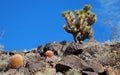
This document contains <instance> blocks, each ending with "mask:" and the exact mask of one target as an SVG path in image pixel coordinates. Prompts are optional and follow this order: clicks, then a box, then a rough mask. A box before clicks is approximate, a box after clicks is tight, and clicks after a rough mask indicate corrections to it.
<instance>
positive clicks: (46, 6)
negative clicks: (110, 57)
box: [0, 0, 120, 51]
mask: <svg viewBox="0 0 120 75" xmlns="http://www.w3.org/2000/svg"><path fill="white" fill-rule="evenodd" d="M119 3H120V0H113V1H110V0H105V1H103V0H100V1H99V0H0V45H1V46H4V50H7V51H10V50H22V49H31V48H37V47H38V46H39V45H44V44H46V43H49V42H55V41H56V42H60V41H63V40H66V41H70V42H72V41H73V37H72V35H71V34H68V33H67V32H65V31H64V29H63V25H64V24H65V23H66V22H65V20H64V18H63V17H62V16H61V13H62V11H67V10H72V11H74V10H76V9H81V8H82V7H84V5H85V4H91V5H92V11H93V12H94V13H96V14H97V17H98V20H97V22H96V23H95V24H94V25H93V30H94V37H95V39H96V40H97V41H98V42H104V41H106V40H111V32H112V31H113V30H112V27H113V25H118V26H119V25H120V21H119V19H120V16H119V15H120V7H119ZM108 18H109V19H110V20H108ZM106 20H107V22H109V24H108V23H107V24H106V23H105V21H106ZM111 20H112V21H111Z"/></svg>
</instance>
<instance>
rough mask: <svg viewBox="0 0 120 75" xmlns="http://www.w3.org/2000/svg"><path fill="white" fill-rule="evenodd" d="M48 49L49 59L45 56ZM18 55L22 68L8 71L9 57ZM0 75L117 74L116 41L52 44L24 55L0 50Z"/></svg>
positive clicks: (119, 58) (119, 62)
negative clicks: (50, 54)
mask: <svg viewBox="0 0 120 75" xmlns="http://www.w3.org/2000/svg"><path fill="white" fill-rule="evenodd" d="M47 50H51V51H53V53H54V56H53V57H47V56H45V54H44V53H45V52H46V51H47ZM14 54H20V55H22V56H23V58H24V66H23V67H19V68H16V69H12V68H11V65H10V58H11V57H12V56H13V55H14ZM0 75H120V42H113V43H102V44H101V43H98V42H88V43H84V44H78V43H74V42H67V41H62V42H53V43H48V44H46V45H45V46H42V45H40V46H39V47H38V48H37V49H34V50H30V51H27V52H24V51H21V52H17V51H16V52H14V51H11V52H6V51H2V50H1V51H0Z"/></svg>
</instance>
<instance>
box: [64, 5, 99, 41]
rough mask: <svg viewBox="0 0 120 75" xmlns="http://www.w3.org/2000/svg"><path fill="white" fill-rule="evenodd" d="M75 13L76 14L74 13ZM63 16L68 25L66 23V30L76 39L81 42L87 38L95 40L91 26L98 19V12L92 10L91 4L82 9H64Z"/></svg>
mask: <svg viewBox="0 0 120 75" xmlns="http://www.w3.org/2000/svg"><path fill="white" fill-rule="evenodd" d="M74 14H75V15H74ZM62 16H63V17H64V18H65V20H66V22H67V25H64V29H65V31H66V32H68V33H71V34H72V35H73V37H74V41H75V42H77V43H80V42H81V41H84V40H85V39H87V38H88V39H90V41H91V40H93V39H94V38H93V30H92V28H91V26H92V25H93V24H94V23H95V21H96V18H97V17H96V14H95V13H93V12H91V6H90V5H86V6H85V7H84V8H83V9H81V10H75V11H74V13H72V11H70V10H69V11H64V12H63V13H62Z"/></svg>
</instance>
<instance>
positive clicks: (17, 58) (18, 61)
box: [10, 54, 24, 69]
mask: <svg viewBox="0 0 120 75" xmlns="http://www.w3.org/2000/svg"><path fill="white" fill-rule="evenodd" d="M10 64H11V68H14V69H16V68H19V67H22V66H23V65H24V62H23V57H22V56H21V55H20V54H15V55H13V56H12V57H11V59H10Z"/></svg>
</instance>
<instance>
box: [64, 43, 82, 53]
mask: <svg viewBox="0 0 120 75" xmlns="http://www.w3.org/2000/svg"><path fill="white" fill-rule="evenodd" d="M82 52H83V47H82V45H81V44H79V43H70V44H69V46H68V47H67V48H66V50H65V53H64V55H70V54H73V55H78V54H81V53H82Z"/></svg>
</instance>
